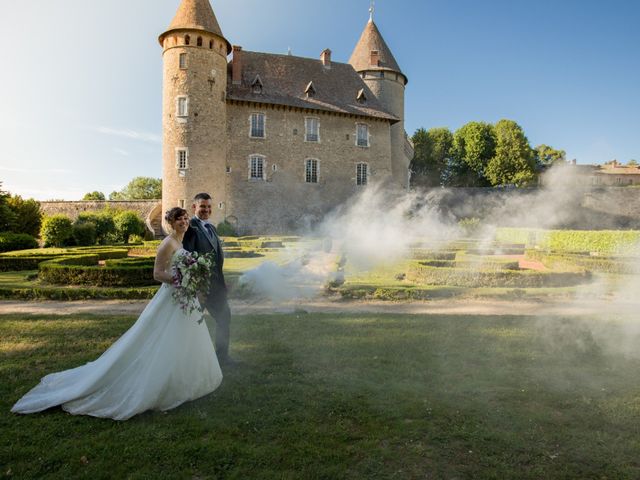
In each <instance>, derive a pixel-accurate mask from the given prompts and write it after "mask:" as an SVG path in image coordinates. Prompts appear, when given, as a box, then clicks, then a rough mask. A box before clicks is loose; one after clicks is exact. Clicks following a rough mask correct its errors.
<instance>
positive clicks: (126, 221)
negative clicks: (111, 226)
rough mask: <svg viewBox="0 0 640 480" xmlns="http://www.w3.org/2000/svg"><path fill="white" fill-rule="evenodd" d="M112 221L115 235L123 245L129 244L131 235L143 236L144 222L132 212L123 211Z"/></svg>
mask: <svg viewBox="0 0 640 480" xmlns="http://www.w3.org/2000/svg"><path fill="white" fill-rule="evenodd" d="M113 221H114V222H115V225H116V233H117V235H118V237H119V239H120V240H122V241H123V242H124V243H128V242H129V237H130V236H131V235H143V234H144V228H145V227H144V222H143V221H142V219H141V218H140V217H139V216H138V214H137V213H136V212H134V211H131V210H125V211H123V212H120V213H118V214H117V215H116V216H115V217H114V218H113Z"/></svg>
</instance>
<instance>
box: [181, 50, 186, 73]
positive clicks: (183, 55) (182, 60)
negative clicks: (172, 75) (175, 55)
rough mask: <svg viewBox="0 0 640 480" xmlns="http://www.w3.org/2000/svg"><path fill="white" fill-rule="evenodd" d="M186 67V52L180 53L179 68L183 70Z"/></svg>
mask: <svg viewBox="0 0 640 480" xmlns="http://www.w3.org/2000/svg"><path fill="white" fill-rule="evenodd" d="M186 68H187V54H186V53H181V54H180V69H182V70H184V69H186Z"/></svg>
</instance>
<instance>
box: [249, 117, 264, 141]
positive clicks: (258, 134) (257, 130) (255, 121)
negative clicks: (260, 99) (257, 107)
mask: <svg viewBox="0 0 640 480" xmlns="http://www.w3.org/2000/svg"><path fill="white" fill-rule="evenodd" d="M250 136H251V137H252V138H264V137H265V132H264V113H252V114H251V132H250Z"/></svg>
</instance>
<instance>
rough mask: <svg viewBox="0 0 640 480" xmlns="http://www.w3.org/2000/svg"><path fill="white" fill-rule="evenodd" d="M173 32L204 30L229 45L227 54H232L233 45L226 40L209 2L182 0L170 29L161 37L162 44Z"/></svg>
mask: <svg viewBox="0 0 640 480" xmlns="http://www.w3.org/2000/svg"><path fill="white" fill-rule="evenodd" d="M173 30H202V31H205V32H209V33H214V34H216V35H218V36H219V37H221V38H222V39H224V41H225V42H226V43H227V53H230V52H231V44H230V43H229V42H228V41H227V39H226V38H224V35H223V34H222V30H221V29H220V25H219V24H218V20H217V19H216V15H215V13H213V8H211V3H209V0H182V3H180V6H179V7H178V11H177V12H176V16H175V17H174V18H173V21H172V22H171V24H170V25H169V28H168V29H167V31H166V32H164V33H163V34H162V35H160V39H159V40H160V43H161V44H162V39H163V37H164V36H165V35H166V34H167V33H169V32H171V31H173Z"/></svg>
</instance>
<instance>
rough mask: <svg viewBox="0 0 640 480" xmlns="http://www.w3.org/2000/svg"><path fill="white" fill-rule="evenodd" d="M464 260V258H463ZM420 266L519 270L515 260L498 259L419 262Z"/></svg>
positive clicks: (518, 264)
mask: <svg viewBox="0 0 640 480" xmlns="http://www.w3.org/2000/svg"><path fill="white" fill-rule="evenodd" d="M463 258H464V257H463ZM418 263H419V264H420V265H424V266H427V267H438V268H443V267H450V268H453V267H456V268H465V269H478V268H481V269H484V270H519V269H520V263H519V262H518V261H517V260H515V261H514V260H498V259H491V260H486V259H479V260H477V261H476V260H471V259H464V260H463V259H460V260H421V261H419V262H418Z"/></svg>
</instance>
